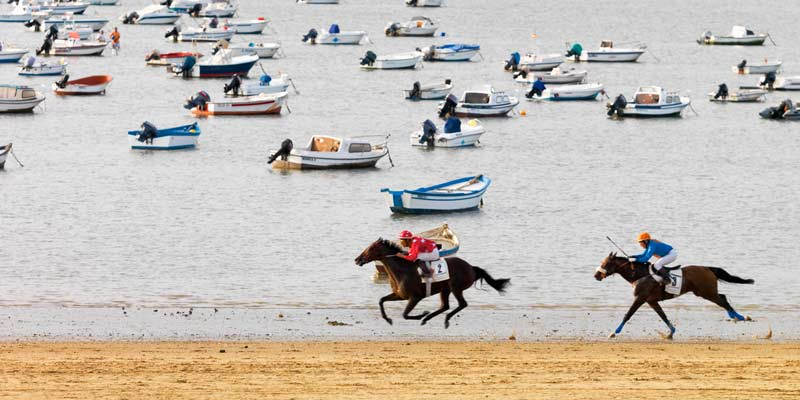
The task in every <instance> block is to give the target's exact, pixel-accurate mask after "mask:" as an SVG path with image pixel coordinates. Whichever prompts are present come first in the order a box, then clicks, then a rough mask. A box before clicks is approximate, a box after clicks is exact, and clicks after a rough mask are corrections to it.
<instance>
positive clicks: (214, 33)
mask: <svg viewBox="0 0 800 400" xmlns="http://www.w3.org/2000/svg"><path fill="white" fill-rule="evenodd" d="M235 33H236V32H235V31H234V30H233V29H228V28H225V27H222V28H208V27H202V28H195V27H188V28H183V29H181V30H180V32H179V33H178V41H181V42H216V41H219V40H231V38H232V37H233V35H234V34H235Z"/></svg>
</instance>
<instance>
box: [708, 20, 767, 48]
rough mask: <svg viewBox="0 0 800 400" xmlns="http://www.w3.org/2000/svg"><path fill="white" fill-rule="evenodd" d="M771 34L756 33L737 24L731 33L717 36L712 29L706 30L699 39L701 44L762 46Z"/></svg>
mask: <svg viewBox="0 0 800 400" xmlns="http://www.w3.org/2000/svg"><path fill="white" fill-rule="evenodd" d="M768 36H769V35H768V34H766V33H755V32H753V31H752V30H750V29H748V28H746V27H744V26H741V25H736V26H734V27H733V28H731V33H730V35H728V36H715V35H714V34H712V33H711V31H705V32H703V34H702V35H700V38H699V39H697V43H699V44H720V45H735V46H761V45H763V44H764V41H766V40H767V37H768Z"/></svg>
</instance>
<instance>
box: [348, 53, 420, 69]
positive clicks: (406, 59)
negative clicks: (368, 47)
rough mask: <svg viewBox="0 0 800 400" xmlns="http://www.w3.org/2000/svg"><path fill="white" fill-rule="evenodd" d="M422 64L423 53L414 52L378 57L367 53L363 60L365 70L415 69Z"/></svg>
mask: <svg viewBox="0 0 800 400" xmlns="http://www.w3.org/2000/svg"><path fill="white" fill-rule="evenodd" d="M420 62H422V53H421V52H419V51H412V52H408V53H397V54H387V55H383V56H378V55H376V54H375V53H373V52H372V51H367V53H366V54H365V55H364V58H362V59H361V68H363V69H413V68H416V67H417V65H419V64H420Z"/></svg>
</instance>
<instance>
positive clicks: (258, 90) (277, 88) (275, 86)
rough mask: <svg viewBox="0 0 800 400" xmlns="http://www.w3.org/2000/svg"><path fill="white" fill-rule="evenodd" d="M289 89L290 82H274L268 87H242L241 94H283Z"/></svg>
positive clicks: (250, 85)
mask: <svg viewBox="0 0 800 400" xmlns="http://www.w3.org/2000/svg"><path fill="white" fill-rule="evenodd" d="M288 89H289V82H280V81H279V82H276V81H274V80H273V81H272V82H270V83H269V85H268V86H263V85H260V84H257V83H254V84H247V85H244V86H242V88H241V92H242V94H243V95H245V96H258V95H259V94H262V93H264V94H271V93H281V92H285V91H287V90H288Z"/></svg>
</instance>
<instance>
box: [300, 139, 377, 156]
mask: <svg viewBox="0 0 800 400" xmlns="http://www.w3.org/2000/svg"><path fill="white" fill-rule="evenodd" d="M308 151H316V152H320V153H338V152H340V151H343V152H347V153H369V152H371V151H372V144H371V143H369V142H367V141H365V140H359V139H351V138H344V139H338V138H335V137H330V136H312V137H311V141H310V143H309V145H308Z"/></svg>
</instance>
